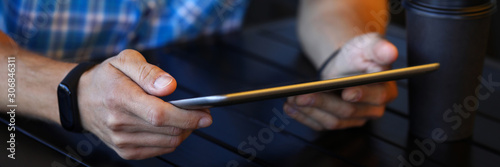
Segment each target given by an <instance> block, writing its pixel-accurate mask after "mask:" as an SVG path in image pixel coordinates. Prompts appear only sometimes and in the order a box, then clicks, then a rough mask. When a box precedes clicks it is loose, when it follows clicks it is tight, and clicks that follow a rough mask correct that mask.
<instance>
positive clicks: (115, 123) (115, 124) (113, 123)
mask: <svg viewBox="0 0 500 167" xmlns="http://www.w3.org/2000/svg"><path fill="white" fill-rule="evenodd" d="M105 125H106V127H108V128H109V129H110V130H111V131H115V132H116V131H121V130H123V127H124V125H125V124H124V123H123V122H122V121H120V119H117V117H116V116H113V115H111V116H109V117H108V118H107V119H106V124H105Z"/></svg>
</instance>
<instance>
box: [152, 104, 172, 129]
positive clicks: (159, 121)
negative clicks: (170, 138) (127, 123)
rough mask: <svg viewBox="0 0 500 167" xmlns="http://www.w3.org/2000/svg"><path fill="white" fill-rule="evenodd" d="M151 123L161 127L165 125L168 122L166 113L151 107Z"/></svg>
mask: <svg viewBox="0 0 500 167" xmlns="http://www.w3.org/2000/svg"><path fill="white" fill-rule="evenodd" d="M148 115H149V123H151V124H152V125H153V126H156V127H159V126H163V125H165V122H167V121H168V120H167V119H166V118H165V112H163V110H161V109H160V108H158V107H151V108H150V109H149V111H148Z"/></svg>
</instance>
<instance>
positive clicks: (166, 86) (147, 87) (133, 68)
mask: <svg viewBox="0 0 500 167" xmlns="http://www.w3.org/2000/svg"><path fill="white" fill-rule="evenodd" d="M110 64H111V65H112V66H114V67H115V68H117V69H118V70H120V71H121V72H123V73H124V74H125V75H126V76H128V77H129V78H130V79H132V80H133V81H134V82H135V83H137V85H139V86H140V87H141V88H142V89H143V90H144V91H146V92H147V93H149V94H151V95H154V96H166V95H169V94H171V93H172V92H174V90H175V88H176V87H177V82H176V81H175V79H174V78H173V77H172V76H171V75H170V74H168V73H166V72H165V71H163V70H162V69H160V68H159V67H157V66H155V65H151V64H149V63H148V62H146V59H145V58H144V56H142V54H141V53H139V52H137V51H135V50H131V49H126V50H123V51H122V52H120V53H119V54H118V55H117V56H115V57H114V58H112V59H111V60H110Z"/></svg>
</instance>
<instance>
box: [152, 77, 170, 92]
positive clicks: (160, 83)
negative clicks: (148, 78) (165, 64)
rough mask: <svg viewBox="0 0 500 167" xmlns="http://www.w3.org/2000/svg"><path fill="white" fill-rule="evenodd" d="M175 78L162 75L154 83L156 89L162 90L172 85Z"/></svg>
mask: <svg viewBox="0 0 500 167" xmlns="http://www.w3.org/2000/svg"><path fill="white" fill-rule="evenodd" d="M172 80H173V78H172V77H171V76H168V75H162V76H160V77H158V78H157V79H156V81H155V83H154V86H155V88H156V89H161V88H164V87H166V86H168V85H169V84H170V83H172Z"/></svg>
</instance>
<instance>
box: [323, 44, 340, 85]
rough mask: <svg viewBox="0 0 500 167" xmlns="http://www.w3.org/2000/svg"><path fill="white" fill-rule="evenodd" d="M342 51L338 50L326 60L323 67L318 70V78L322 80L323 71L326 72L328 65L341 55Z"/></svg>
mask: <svg viewBox="0 0 500 167" xmlns="http://www.w3.org/2000/svg"><path fill="white" fill-rule="evenodd" d="M340 50H342V48H339V49H337V50H336V51H335V52H333V53H332V54H331V55H330V57H328V59H326V60H325V62H323V64H322V65H321V67H320V68H319V70H318V76H319V77H320V78H321V74H322V73H323V70H325V68H326V66H327V65H328V63H330V61H332V59H333V58H334V57H336V56H337V55H338V54H339V53H340Z"/></svg>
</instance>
